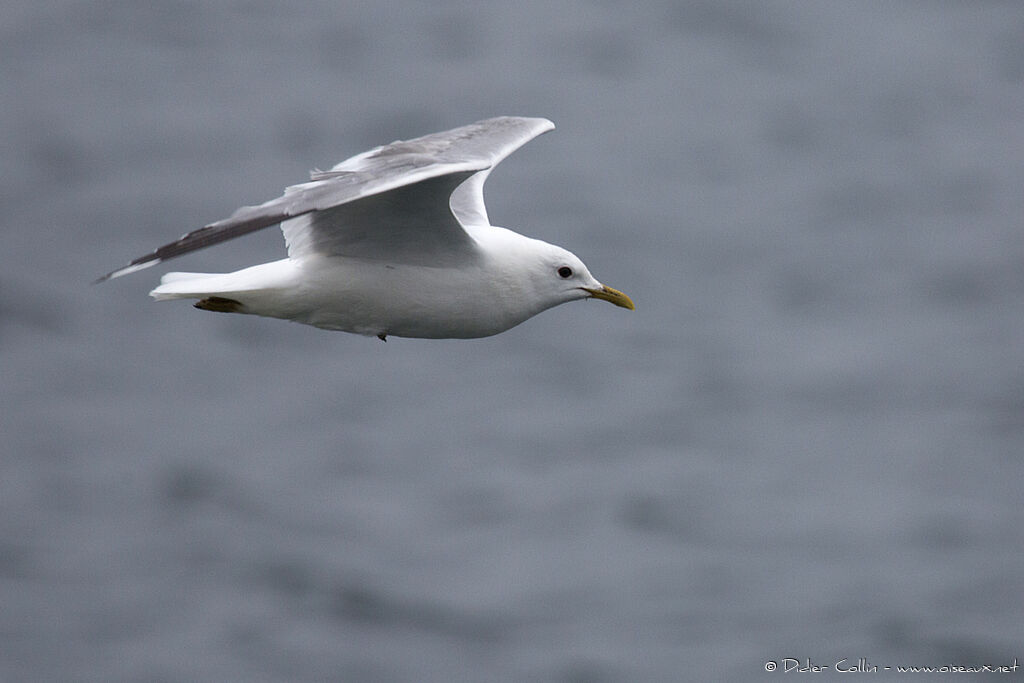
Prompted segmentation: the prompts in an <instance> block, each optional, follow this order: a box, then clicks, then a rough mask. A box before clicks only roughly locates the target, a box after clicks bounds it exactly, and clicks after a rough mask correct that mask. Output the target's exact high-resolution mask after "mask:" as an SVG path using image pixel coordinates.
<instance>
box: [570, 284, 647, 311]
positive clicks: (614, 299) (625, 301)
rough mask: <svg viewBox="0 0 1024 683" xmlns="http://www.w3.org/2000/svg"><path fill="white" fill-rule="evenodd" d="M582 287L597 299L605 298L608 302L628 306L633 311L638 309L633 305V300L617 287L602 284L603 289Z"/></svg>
mask: <svg viewBox="0 0 1024 683" xmlns="http://www.w3.org/2000/svg"><path fill="white" fill-rule="evenodd" d="M582 289H583V291H585V292H587V293H588V294H590V296H592V297H594V298H595V299H604V300H605V301H607V302H608V303H612V304H615V305H616V306H622V307H623V308H628V309H629V310H631V311H635V310H636V306H634V305H633V300H632V299H630V298H629V297H628V296H626V295H625V294H623V293H622V292H620V291H619V290H617V289H612V288H611V287H605V286H604V285H601V289H590V288H589V287H583V288H582Z"/></svg>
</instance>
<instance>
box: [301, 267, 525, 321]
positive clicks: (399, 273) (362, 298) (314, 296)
mask: <svg viewBox="0 0 1024 683" xmlns="http://www.w3.org/2000/svg"><path fill="white" fill-rule="evenodd" d="M301 267H302V270H303V278H302V279H301V282H302V284H301V285H299V286H298V287H297V288H296V290H295V291H294V294H295V296H294V297H293V298H292V300H293V301H294V302H296V304H297V305H296V306H295V307H294V308H292V307H289V308H292V310H291V311H289V313H290V314H289V315H287V316H281V317H288V318H290V319H292V320H295V321H297V322H303V323H306V324H309V325H314V326H316V327H320V328H324V329H330V330H342V331H345V332H354V333H356V334H365V335H378V336H381V335H390V336H396V337H420V338H473V337H486V336H489V335H492V334H497V333H499V332H502V331H504V330H507V329H508V328H510V327H512V326H514V325H517V324H519V323H520V322H522V321H523V320H526V319H527V318H529V317H530V316H531V315H533V314H534V313H536V312H538V311H531V310H528V309H527V308H525V307H523V306H522V305H521V302H522V301H523V298H522V297H520V296H517V295H516V289H517V288H516V287H515V286H514V284H512V283H509V282H504V281H501V279H500V278H495V277H494V274H493V273H486V274H485V273H484V272H483V271H482V270H481V269H480V268H477V267H473V266H469V267H465V268H447V267H440V268H435V267H426V266H418V265H405V264H383V263H379V262H372V261H365V260H359V259H348V258H343V257H329V258H317V259H315V260H314V259H310V260H309V261H308V262H306V263H303V264H301Z"/></svg>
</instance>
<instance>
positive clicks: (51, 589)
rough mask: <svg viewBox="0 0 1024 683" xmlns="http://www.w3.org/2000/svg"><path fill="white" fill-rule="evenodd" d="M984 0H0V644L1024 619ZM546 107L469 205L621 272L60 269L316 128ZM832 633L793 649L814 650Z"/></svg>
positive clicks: (988, 11)
mask: <svg viewBox="0 0 1024 683" xmlns="http://www.w3.org/2000/svg"><path fill="white" fill-rule="evenodd" d="M1022 36H1024V5H1022V4H1020V3H1016V2H971V3H958V2H941V1H934V2H923V1H920V2H918V1H908V2H899V3H885V2H859V3H839V2H829V3H826V2H811V1H787V2H760V1H757V0H678V1H670V0H655V1H653V2H643V3H614V2H608V1H600V0H595V1H591V2H584V1H582V0H579V1H570V2H561V1H559V2H541V1H540V0H522V1H519V2H515V3H479V2H469V1H468V0H464V1H459V0H452V1H447V0H445V1H440V2H431V3H419V2H412V1H411V0H408V1H404V2H401V1H400V2H391V1H388V2H379V1H377V0H372V1H371V0H346V1H344V2H306V3H271V2H248V3H234V2H207V3H193V2H159V3H131V2H105V1H97V2H56V3H40V2H27V1H21V0H7V2H5V3H4V5H3V7H2V8H0V63H2V69H0V98H2V107H0V128H2V131H3V135H2V141H0V145H2V152H0V204H2V207H3V210H2V212H0V214H2V218H0V224H2V230H3V233H2V234H3V237H4V245H3V249H2V251H0V363H2V366H0V367H2V381H0V403H2V405H0V430H2V432H0V449H2V452H0V679H2V680H5V681H51V680H52V681H168V682H170V681H324V680H335V681H562V682H566V683H569V682H575V683H583V682H589V683H595V682H599V681H601V682H603V681H627V680H628V681H676V680H699V679H703V680H712V679H718V680H747V679H750V678H754V677H757V676H759V675H765V667H766V662H768V661H776V662H778V663H779V665H780V673H777V674H776V675H781V670H782V658H784V657H791V658H799V659H801V660H803V659H807V658H809V659H810V660H811V661H812V663H814V664H819V665H820V664H824V665H829V666H831V665H834V663H835V662H837V661H838V660H840V659H842V658H848V659H849V660H850V661H849V662H848V664H847V665H850V664H851V663H852V662H854V661H855V660H856V659H857V658H860V657H866V658H868V659H869V661H870V663H871V664H878V665H881V666H896V665H913V664H919V665H932V666H941V665H949V664H954V665H964V666H971V665H973V666H979V665H985V664H988V665H1003V664H1007V665H1009V664H1012V663H1013V659H1014V658H1015V657H1017V658H1019V659H1021V660H1024V646H1022V635H1024V618H1022V617H1024V564H1022V560H1021V557H1022V555H1021V548H1022V547H1024V508H1022V495H1021V488H1022V480H1024V477H1022V475H1024V461H1022V455H1024V345H1022V339H1024V240H1022V229H1021V226H1022V216H1024V200H1022V188H1024V154H1022V151H1024V135H1022V130H1024V129H1022V118H1021V114H1022V112H1024V87H1022V86H1024V39H1022ZM499 114H521V115H531V116H547V117H549V118H551V119H552V120H554V121H555V123H556V124H557V125H558V129H557V130H556V131H555V132H553V133H551V134H549V135H546V136H544V137H542V138H540V139H538V140H536V141H534V142H531V143H530V144H529V145H527V146H526V147H525V148H523V149H522V150H521V151H520V152H518V153H516V154H515V155H514V156H513V157H511V158H510V159H509V160H508V161H506V162H505V163H504V164H503V165H502V166H501V167H500V168H499V170H498V171H497V172H495V173H494V174H493V175H492V176H491V180H490V181H489V183H488V203H489V207H490V214H491V218H492V220H494V221H495V222H496V223H497V224H501V225H506V226H508V227H511V228H513V229H516V230H518V231H521V232H524V233H526V234H529V235H531V236H536V237H540V238H542V239H546V240H548V241H552V242H555V243H558V244H561V245H563V246H566V247H567V248H569V249H572V250H573V251H575V252H576V253H578V254H579V255H580V256H581V257H582V258H583V259H584V260H585V261H586V262H587V263H588V265H589V266H590V267H591V270H592V271H593V272H594V273H595V274H596V275H597V277H599V278H600V279H602V280H603V281H604V282H606V283H608V284H610V285H612V286H615V287H618V288H621V289H622V290H624V291H625V292H627V293H628V294H630V295H631V296H632V297H633V298H634V300H635V301H636V303H637V307H638V309H637V311H636V312H635V313H632V314H631V313H628V312H626V311H623V310H621V309H616V308H613V307H611V306H607V305H604V304H582V303H578V304H569V305H565V306H561V307H558V308H556V309H553V310H551V311H548V312H546V313H544V314H542V315H541V316H539V317H537V318H535V319H533V320H530V321H528V322H527V323H525V324H523V325H521V326H520V327H518V328H515V329H513V330H512V331H510V332H508V333H506V334H502V335H500V336H497V337H494V338H490V339H484V340H477V341H417V340H403V339H391V340H389V341H388V343H387V344H382V343H380V342H379V341H378V340H376V339H372V338H361V337H357V336H351V335H345V334H340V333H329V332H324V331H320V330H316V329H313V328H307V327H302V326H299V325H293V324H288V323H284V322H281V321H275V320H265V319H254V318H247V317H244V316H229V315H219V314H211V313H203V312H199V311H196V310H194V309H192V308H191V307H190V306H188V305H187V304H184V303H179V304H174V303H169V304H160V305H156V304H153V303H151V302H150V300H149V299H148V297H147V296H146V293H147V292H148V290H149V289H150V288H151V287H152V286H153V284H154V283H155V282H156V280H157V278H158V277H159V274H160V272H162V271H166V270H171V269H174V270H198V271H203V270H210V271H218V270H227V269H235V268H239V267H243V266H247V265H251V264H254V263H259V262H263V261H269V260H273V259H276V258H279V257H280V256H281V255H282V254H283V253H284V250H283V243H282V240H281V237H280V233H279V231H276V230H267V231H265V233H262V234H259V235H255V236H252V237H247V238H244V239H241V240H237V241H234V242H230V243H228V244H226V245H222V246H218V247H216V248H213V249H210V250H207V251H204V252H199V253H197V254H194V255H190V256H188V257H186V258H183V259H181V260H179V261H177V262H175V263H173V264H170V265H169V266H168V267H164V268H156V269H153V270H150V271H146V272H143V273H138V274H135V275H132V276H129V277H125V278H122V279H119V280H116V281H113V282H109V283H105V284H103V285H98V286H90V285H89V282H90V281H92V280H93V279H94V278H96V277H97V276H99V275H100V274H102V273H104V272H106V271H108V270H110V269H112V268H114V267H117V266H120V265H122V264H124V263H126V262H127V261H128V259H130V258H131V257H134V256H138V255H140V254H142V253H144V252H146V251H148V250H150V249H152V248H153V247H155V246H157V245H159V244H162V243H164V242H167V241H169V240H171V239H173V238H175V237H177V236H178V235H180V234H182V233H184V232H186V231H188V230H191V229H194V228H196V227H199V226H201V225H203V224H205V223H208V222H210V221H212V220H215V219H218V218H222V217H224V216H227V215H228V214H229V213H230V212H231V211H233V210H234V209H235V208H236V207H238V206H240V205H242V204H250V203H256V202H259V201H263V200H265V199H269V198H271V197H274V196H277V194H278V192H279V191H280V190H281V189H282V188H283V187H284V186H285V185H287V184H291V183H294V182H298V181H301V180H302V179H303V178H304V177H305V174H306V172H307V171H308V170H309V169H310V168H313V167H320V168H326V167H328V166H330V165H331V164H333V163H335V162H337V161H340V160H341V159H343V158H345V157H347V156H349V155H351V154H355V153H358V152H361V151H363V150H365V149H368V148H369V147H371V146H374V145H377V144H381V143H384V142H388V141H390V140H393V139H395V138H406V137H412V136H416V135H421V134H425V133H429V132H433V131H436V130H442V129H445V128H449V127H453V126H457V125H461V124H464V123H469V122H471V121H474V120H477V119H480V118H484V117H488V116H494V115H499ZM831 670H833V671H834V668H833V669H831Z"/></svg>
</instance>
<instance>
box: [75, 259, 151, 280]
mask: <svg viewBox="0 0 1024 683" xmlns="http://www.w3.org/2000/svg"><path fill="white" fill-rule="evenodd" d="M161 261H163V259H160V258H155V259H147V258H141V259H135V260H134V261H132V262H131V263H129V264H128V265H127V266H125V267H124V268H118V269H117V270H112V271H110V272H109V273H107V274H106V275H101V276H100V277H98V278H96V279H95V280H93V281H92V284H94V285H98V284H100V283H101V282H106V281H107V280H113V279H114V278H116V277H121V276H122V275H127V274H128V273H134V272H135V271H137V270H143V269H145V268H149V267H150V266H155V265H156V264H158V263H160V262H161Z"/></svg>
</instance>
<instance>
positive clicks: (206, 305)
mask: <svg viewBox="0 0 1024 683" xmlns="http://www.w3.org/2000/svg"><path fill="white" fill-rule="evenodd" d="M192 305H193V306H195V307H196V308H201V309H202V310H204V311H216V312H218V313H240V312H241V311H242V302H240V301H235V300H234V299H228V298H225V297H222V296H209V297H206V298H205V299H201V300H199V301H197V302H195V303H194V304H192Z"/></svg>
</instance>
